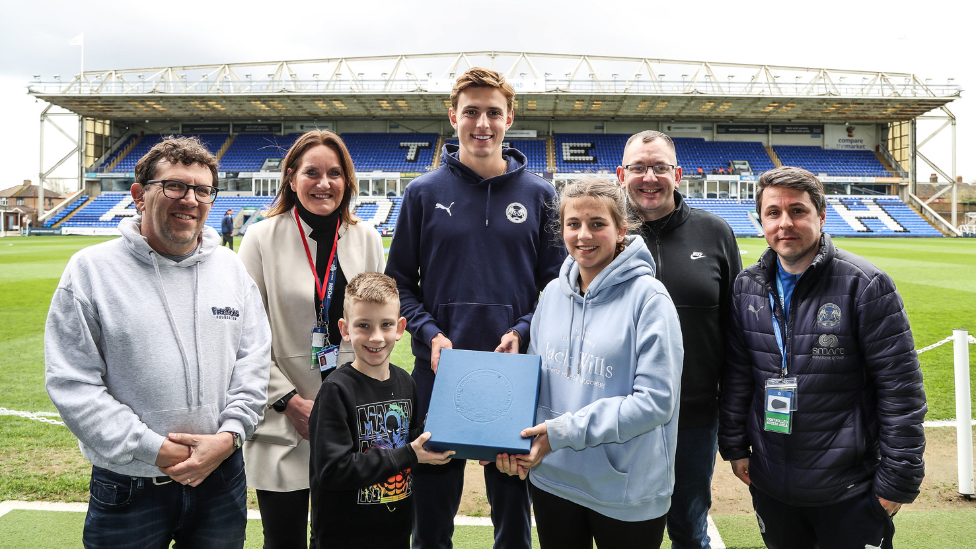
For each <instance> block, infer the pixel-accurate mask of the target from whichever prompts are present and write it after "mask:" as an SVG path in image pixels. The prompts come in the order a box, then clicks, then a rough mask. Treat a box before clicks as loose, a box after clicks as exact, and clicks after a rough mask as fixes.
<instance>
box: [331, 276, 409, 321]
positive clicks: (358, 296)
mask: <svg viewBox="0 0 976 549" xmlns="http://www.w3.org/2000/svg"><path fill="white" fill-rule="evenodd" d="M353 300H359V301H363V302H365V303H375V304H377V305H386V304H387V303H395V304H396V306H397V309H399V308H400V292H399V291H397V285H396V282H395V281H394V280H393V279H392V278H390V277H388V276H386V275H385V274H383V273H372V272H366V273H359V274H358V275H356V276H354V277H352V280H350V281H349V282H348V283H347V284H346V293H345V299H344V301H343V305H342V309H343V314H346V307H347V306H348V305H349V303H351V302H352V301H353Z"/></svg>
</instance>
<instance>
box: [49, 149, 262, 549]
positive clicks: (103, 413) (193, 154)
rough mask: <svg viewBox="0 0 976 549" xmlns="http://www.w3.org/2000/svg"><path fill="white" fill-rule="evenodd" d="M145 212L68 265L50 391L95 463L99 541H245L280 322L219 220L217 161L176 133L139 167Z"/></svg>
mask: <svg viewBox="0 0 976 549" xmlns="http://www.w3.org/2000/svg"><path fill="white" fill-rule="evenodd" d="M135 170H136V183H135V184H134V185H133V186H132V191H131V192H132V197H133V199H134V201H135V205H136V209H137V210H139V212H140V214H141V215H140V216H139V217H136V218H134V219H126V220H124V221H122V223H120V224H119V230H120V232H121V233H122V238H119V239H116V240H112V241H109V242H105V243H103V244H98V245H95V246H91V247H89V248H86V249H84V250H82V251H80V252H78V253H77V254H75V255H74V256H73V257H72V258H71V260H70V261H69V262H68V266H67V267H66V268H65V271H64V274H63V276H62V277H61V281H60V283H59V284H58V287H57V289H56V290H55V292H54V297H53V299H52V301H51V309H50V311H49V312H48V318H47V324H46V326H45V333H44V351H45V359H46V377H47V383H46V385H47V391H48V394H49V395H50V396H51V400H52V401H53V402H54V404H55V406H57V408H58V411H59V412H60V413H61V417H62V418H63V419H64V422H65V424H66V425H67V426H68V428H69V429H71V432H72V433H74V435H75V436H77V437H78V442H79V446H80V447H81V452H82V454H84V456H85V457H86V458H87V459H88V460H89V461H91V462H92V478H91V486H90V490H91V498H90V500H89V507H88V516H87V518H86V519H85V529H84V534H83V542H84V545H85V547H87V548H94V547H112V548H133V549H136V548H138V549H144V548H145V547H160V546H167V547H168V546H169V544H170V541H171V540H175V541H176V544H177V545H178V546H180V547H220V548H224V547H226V548H241V547H243V545H244V529H245V526H246V524H247V509H246V493H247V488H246V484H245V480H244V462H243V458H242V453H241V450H240V448H241V445H242V443H243V440H244V439H246V438H247V437H249V436H250V435H251V433H253V432H254V429H255V427H256V426H257V424H258V422H259V421H260V420H261V417H262V416H263V414H264V409H265V405H266V404H267V385H268V368H269V364H270V359H271V332H270V329H269V327H268V321H267V317H266V316H265V312H264V306H263V305H262V302H261V295H260V293H259V292H258V289H257V287H256V286H255V284H254V282H253V281H252V280H251V278H250V277H249V276H248V274H247V271H245V269H244V265H243V264H242V263H241V262H240V260H239V259H238V258H237V256H236V255H235V254H234V253H233V252H231V251H230V250H225V249H224V248H222V247H220V245H219V240H220V238H219V236H218V235H217V232H216V231H215V230H213V229H212V228H209V227H206V226H205V222H206V219H207V214H208V213H209V211H210V207H211V204H212V203H213V200H214V198H215V197H216V194H217V187H216V184H217V162H216V160H215V159H214V157H213V155H212V154H210V152H208V151H207V150H206V148H205V147H204V146H203V145H202V144H201V143H200V142H199V141H198V140H196V139H190V138H168V139H165V140H164V141H163V142H161V143H160V144H158V145H156V146H155V147H153V148H152V150H150V151H149V153H147V154H146V156H144V157H143V158H142V159H141V160H140V161H139V162H138V164H136V169H135Z"/></svg>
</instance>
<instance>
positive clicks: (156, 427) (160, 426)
mask: <svg viewBox="0 0 976 549" xmlns="http://www.w3.org/2000/svg"><path fill="white" fill-rule="evenodd" d="M142 421H143V423H145V424H146V425H147V426H149V428H150V429H152V430H153V432H155V433H158V434H160V435H162V436H166V435H168V434H170V433H189V434H191V435H212V434H215V433H216V432H217V428H218V427H219V425H218V424H217V405H216V404H205V405H203V406H191V407H190V408H177V409H173V410H157V411H155V412H147V413H145V414H143V415H142Z"/></svg>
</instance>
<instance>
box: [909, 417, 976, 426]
mask: <svg viewBox="0 0 976 549" xmlns="http://www.w3.org/2000/svg"><path fill="white" fill-rule="evenodd" d="M972 425H976V419H974V420H973V422H972ZM955 426H956V420H954V419H937V420H933V421H926V422H924V423H922V427H955Z"/></svg>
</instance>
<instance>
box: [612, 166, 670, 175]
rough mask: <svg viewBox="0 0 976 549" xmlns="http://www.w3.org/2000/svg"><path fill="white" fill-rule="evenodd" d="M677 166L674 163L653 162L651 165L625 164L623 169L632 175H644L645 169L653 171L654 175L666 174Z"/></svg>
mask: <svg viewBox="0 0 976 549" xmlns="http://www.w3.org/2000/svg"><path fill="white" fill-rule="evenodd" d="M675 168H677V166H675V165H674V164H655V165H653V166H645V165H643V164H627V165H626V166H624V169H625V170H627V171H628V172H629V173H632V174H634V175H644V174H645V173H647V170H651V171H652V172H654V175H666V174H669V173H671V172H672V171H673V170H674V169H675Z"/></svg>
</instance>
